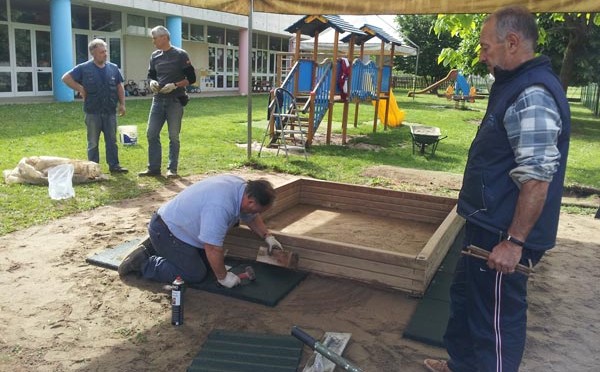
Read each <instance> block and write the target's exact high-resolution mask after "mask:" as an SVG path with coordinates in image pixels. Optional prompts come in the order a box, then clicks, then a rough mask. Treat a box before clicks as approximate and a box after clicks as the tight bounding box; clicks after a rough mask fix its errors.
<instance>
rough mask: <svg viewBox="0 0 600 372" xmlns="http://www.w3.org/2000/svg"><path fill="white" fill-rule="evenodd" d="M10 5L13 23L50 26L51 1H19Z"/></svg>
mask: <svg viewBox="0 0 600 372" xmlns="http://www.w3.org/2000/svg"><path fill="white" fill-rule="evenodd" d="M10 5H11V11H10V13H11V15H12V17H11V18H12V21H13V22H21V23H33V24H36V25H47V26H50V2H49V1H39V0H19V1H12V2H11V3H10Z"/></svg>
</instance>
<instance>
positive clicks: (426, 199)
mask: <svg viewBox="0 0 600 372" xmlns="http://www.w3.org/2000/svg"><path fill="white" fill-rule="evenodd" d="M374 191H378V190H377V189H375V190H374ZM386 191H393V190H386ZM300 195H301V199H304V198H311V197H312V196H313V195H315V196H316V195H320V196H328V195H329V196H331V195H335V196H342V197H346V198H350V199H358V200H368V201H373V202H380V203H385V204H391V205H406V206H413V207H420V208H424V209H432V210H443V211H445V212H446V213H448V212H449V211H450V210H451V209H452V207H453V206H454V204H456V200H455V199H450V198H440V197H437V196H432V195H420V194H408V193H404V192H401V191H394V193H388V192H386V193H385V194H384V195H381V194H378V193H377V192H371V193H369V192H365V190H363V189H358V190H338V189H331V188H327V187H316V186H304V187H302V188H301V190H300ZM417 196H419V197H417Z"/></svg>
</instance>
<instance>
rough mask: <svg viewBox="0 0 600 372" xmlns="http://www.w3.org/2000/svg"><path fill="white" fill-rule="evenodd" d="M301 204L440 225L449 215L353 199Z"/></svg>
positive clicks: (321, 199) (303, 200)
mask: <svg viewBox="0 0 600 372" xmlns="http://www.w3.org/2000/svg"><path fill="white" fill-rule="evenodd" d="M301 203H303V204H309V205H315V206H320V207H325V208H332V209H337V210H343V211H351V212H359V213H364V214H369V215H375V216H382V217H392V218H398V219H408V220H415V221H420V222H427V223H433V224H440V223H442V221H443V220H444V218H446V216H447V215H448V211H443V210H437V211H436V210H431V209H422V208H418V207H407V206H399V205H390V204H385V203H378V202H373V201H370V200H364V199H363V200H361V199H351V198H344V197H337V196H332V195H328V196H323V197H319V196H317V195H313V197H311V198H301Z"/></svg>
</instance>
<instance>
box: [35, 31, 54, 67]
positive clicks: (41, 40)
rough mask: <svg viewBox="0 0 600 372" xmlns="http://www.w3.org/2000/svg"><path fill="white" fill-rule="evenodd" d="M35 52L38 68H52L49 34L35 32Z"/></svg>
mask: <svg viewBox="0 0 600 372" xmlns="http://www.w3.org/2000/svg"><path fill="white" fill-rule="evenodd" d="M35 45H36V47H35V52H36V63H37V66H38V67H52V57H51V55H52V52H51V50H50V32H48V31H36V32H35Z"/></svg>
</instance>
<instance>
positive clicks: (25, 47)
mask: <svg viewBox="0 0 600 372" xmlns="http://www.w3.org/2000/svg"><path fill="white" fill-rule="evenodd" d="M13 32H14V41H15V42H14V50H15V69H14V70H15V74H16V79H15V80H16V92H14V93H16V95H25V96H30V95H33V96H37V95H51V94H52V54H51V50H50V31H49V30H42V29H35V28H20V27H15V28H14V29H13Z"/></svg>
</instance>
